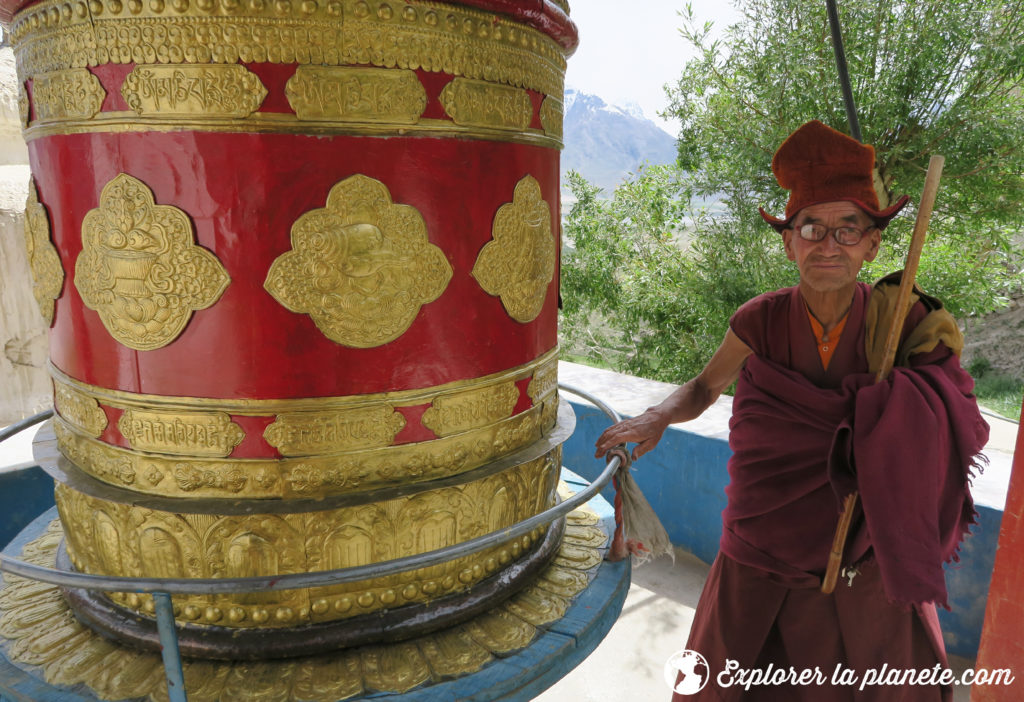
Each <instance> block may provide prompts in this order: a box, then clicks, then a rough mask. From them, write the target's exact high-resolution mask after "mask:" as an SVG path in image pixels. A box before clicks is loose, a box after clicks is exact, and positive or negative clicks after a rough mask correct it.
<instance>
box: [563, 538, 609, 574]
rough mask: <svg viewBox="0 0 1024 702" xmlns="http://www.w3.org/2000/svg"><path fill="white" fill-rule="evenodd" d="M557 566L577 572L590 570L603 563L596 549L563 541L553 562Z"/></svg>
mask: <svg viewBox="0 0 1024 702" xmlns="http://www.w3.org/2000/svg"><path fill="white" fill-rule="evenodd" d="M553 563H555V564H556V565H560V566H563V567H565V568H575V569H576V570H590V569H591V568H595V567H597V566H598V565H600V563H601V555H600V554H599V553H598V552H597V551H596V550H594V549H592V548H588V547H586V546H577V545H576V544H570V543H568V542H565V541H563V542H562V547H561V548H560V549H559V550H558V555H557V556H556V557H555V560H554V561H553Z"/></svg>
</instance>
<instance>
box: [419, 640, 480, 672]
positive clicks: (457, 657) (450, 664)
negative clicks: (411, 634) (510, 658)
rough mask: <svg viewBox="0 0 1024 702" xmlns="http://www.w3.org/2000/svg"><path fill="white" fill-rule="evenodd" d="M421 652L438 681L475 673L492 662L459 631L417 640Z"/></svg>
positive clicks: (478, 646) (473, 641) (474, 643)
mask: <svg viewBox="0 0 1024 702" xmlns="http://www.w3.org/2000/svg"><path fill="white" fill-rule="evenodd" d="M418 643H419V646H420V651H421V652H422V653H423V655H424V657H425V658H426V659H427V663H428V664H429V665H430V669H431V670H432V671H433V672H434V674H435V675H436V676H437V677H439V678H455V677H459V676H460V675H467V674H469V673H475V672H476V671H478V670H480V669H481V668H482V667H484V665H486V664H487V663H489V662H490V661H492V660H494V656H492V655H491V653H490V651H488V650H487V649H486V648H484V647H483V646H481V645H480V644H479V643H477V642H476V641H475V640H474V639H473V637H472V636H470V635H469V633H468V632H467V631H466V630H465V629H462V628H453V629H446V630H444V631H441V632H438V633H436V634H430V635H429V636H424V637H422V638H420V639H419V642H418Z"/></svg>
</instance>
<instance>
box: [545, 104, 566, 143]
mask: <svg viewBox="0 0 1024 702" xmlns="http://www.w3.org/2000/svg"><path fill="white" fill-rule="evenodd" d="M563 109H564V108H563V105H562V101H561V100H559V99H558V98H556V97H554V96H551V95H548V96H546V97H545V98H544V102H542V103H541V104H540V124H541V126H542V127H544V133H545V134H550V135H551V136H553V137H555V138H557V139H561V138H562V119H563Z"/></svg>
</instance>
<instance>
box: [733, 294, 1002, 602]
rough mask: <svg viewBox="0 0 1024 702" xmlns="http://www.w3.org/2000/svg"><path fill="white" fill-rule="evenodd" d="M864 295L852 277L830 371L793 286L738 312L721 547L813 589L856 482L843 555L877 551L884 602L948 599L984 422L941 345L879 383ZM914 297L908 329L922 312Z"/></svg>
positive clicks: (966, 379)
mask: <svg viewBox="0 0 1024 702" xmlns="http://www.w3.org/2000/svg"><path fill="white" fill-rule="evenodd" d="M869 294H870V288H869V287H868V286H866V285H860V286H858V290H857V292H856V293H855V296H854V304H853V306H852V307H851V310H850V317H849V319H848V321H847V325H846V330H845V331H844V333H843V336H842V338H841V339H840V342H839V347H837V350H836V353H835V355H834V356H833V361H832V364H830V366H829V369H828V371H827V372H826V371H824V369H822V368H821V364H820V360H818V357H817V352H816V347H815V341H814V338H813V336H812V335H811V334H810V331H809V329H810V325H809V322H808V321H807V319H806V314H807V313H806V311H805V309H804V307H803V302H802V300H801V299H800V295H799V291H798V290H797V289H795V288H790V289H786V290H782V291H778V292H777V293H770V294H769V295H767V296H761V297H760V298H756V299H755V300H753V301H751V303H748V304H747V305H744V307H743V308H741V309H740V310H739V311H738V312H737V314H736V316H735V317H734V318H733V322H732V325H733V330H734V332H736V333H737V335H738V336H739V337H740V338H741V339H743V340H744V341H745V342H746V343H747V344H748V345H749V346H751V348H752V349H753V350H754V354H753V355H752V356H751V357H750V358H749V359H748V360H747V363H746V366H745V368H744V369H743V371H742V373H741V375H740V379H739V384H738V386H737V391H736V397H735V400H734V402H733V418H732V420H731V422H730V428H731V433H730V446H731V447H732V449H733V457H732V458H731V459H730V461H729V474H730V478H731V480H730V484H729V486H728V487H727V488H726V492H727V494H728V497H729V503H728V506H727V507H726V510H725V512H724V513H723V522H724V530H723V534H722V541H721V548H722V550H723V552H724V553H726V554H727V555H729V556H730V557H732V558H733V559H735V560H737V561H739V562H740V563H743V564H745V565H749V566H753V567H756V568H760V569H762V570H765V571H768V572H769V573H772V574H773V577H775V578H776V579H778V580H781V581H782V582H785V583H787V584H789V585H791V586H796V587H800V586H805V587H816V586H817V585H818V584H819V582H820V576H821V574H822V573H823V572H824V569H825V565H826V563H827V560H828V551H829V548H830V546H831V541H832V536H833V534H834V531H835V526H836V522H837V519H838V513H839V509H840V505H841V502H842V498H843V497H845V495H846V494H848V493H849V492H850V491H852V490H854V489H857V490H859V491H860V493H861V497H862V504H863V519H861V520H859V523H858V525H857V527H856V529H855V531H854V534H853V536H852V537H851V543H850V545H849V546H848V547H847V558H846V563H852V562H856V561H857V560H859V559H862V558H864V557H865V556H867V555H869V551H872V552H873V555H874V557H875V558H876V559H877V561H878V565H879V568H880V570H881V575H882V580H883V583H884V586H885V591H886V594H887V596H888V597H889V598H890V599H891V600H892V601H894V602H900V603H918V604H920V603H925V602H936V603H939V604H942V605H943V606H948V605H947V595H946V588H945V578H944V574H943V570H942V563H943V562H944V561H945V560H948V559H949V558H951V557H954V555H955V552H956V548H957V546H958V544H959V542H960V540H961V539H962V537H963V535H964V533H965V532H966V530H967V527H968V525H969V524H970V523H971V522H972V520H973V515H974V509H973V502H972V501H971V497H970V493H969V491H968V489H967V481H968V479H969V477H970V470H971V468H972V466H973V465H974V457H975V456H976V455H977V453H978V452H979V451H980V450H981V448H982V447H983V446H984V443H985V441H986V440H987V435H988V428H987V425H985V423H984V421H983V420H982V419H981V417H980V415H979V413H978V409H977V404H976V402H975V399H974V397H973V396H972V395H971V390H972V387H973V381H972V380H971V378H970V376H969V375H968V374H967V373H965V372H964V371H963V370H962V369H961V368H960V364H959V360H958V359H957V357H956V356H955V355H953V354H952V353H951V352H950V351H949V350H948V349H947V348H946V347H945V346H941V345H940V346H939V347H938V348H936V349H935V350H934V351H933V352H931V353H928V354H921V355H919V356H914V357H912V359H911V366H910V367H908V368H897V369H896V370H895V371H894V372H893V374H892V376H890V378H889V380H888V381H886V382H884V383H881V384H878V385H875V383H874V376H873V375H872V374H870V373H867V372H866V371H867V361H866V358H865V354H864V352H863V346H864V330H863V326H864V311H865V307H866V301H867V298H868V295H869ZM917 307H919V308H922V309H915V310H914V314H913V315H912V316H911V318H910V319H909V320H908V330H907V331H908V332H909V329H910V328H912V327H913V325H915V324H916V323H917V322H919V321H920V320H921V319H922V318H923V317H924V315H925V314H927V310H925V309H923V306H922V305H920V304H919V305H918V306H917ZM805 332H806V333H805ZM812 360H813V361H815V362H816V364H817V366H816V367H810V368H808V367H807V366H808V365H809V364H810V362H811V361H812ZM837 362H838V364H837ZM808 376H810V377H811V378H813V379H814V380H815V381H817V382H812V380H811V379H808Z"/></svg>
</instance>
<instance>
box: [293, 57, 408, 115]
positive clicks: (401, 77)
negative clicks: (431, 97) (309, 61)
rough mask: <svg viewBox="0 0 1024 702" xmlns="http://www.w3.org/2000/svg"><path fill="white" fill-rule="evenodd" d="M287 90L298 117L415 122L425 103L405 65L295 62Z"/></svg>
mask: <svg viewBox="0 0 1024 702" xmlns="http://www.w3.org/2000/svg"><path fill="white" fill-rule="evenodd" d="M285 95H286V96H287V97H288V104H289V105H291V106H292V109H293V110H295V114H296V115H297V116H298V118H299V119H300V120H336V121H341V122H376V123H397V124H416V122H417V121H419V118H420V115H421V114H423V110H424V109H425V108H426V106H427V91H426V90H424V89H423V85H422V84H421V83H420V80H419V78H417V77H416V73H415V72H414V71H410V70H408V69H387V68H349V67H342V66H299V67H298V68H297V69H295V75H294V76H292V77H291V79H289V81H288V84H287V85H286V86H285Z"/></svg>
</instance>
